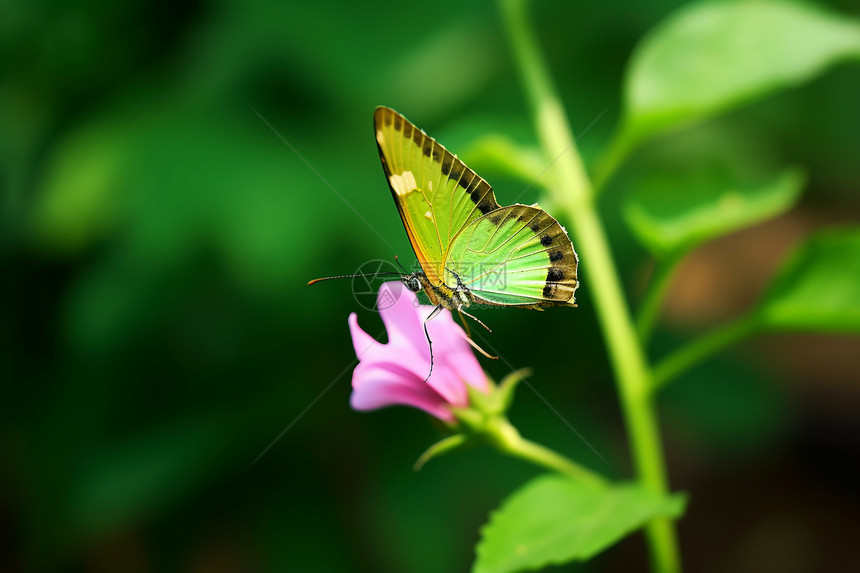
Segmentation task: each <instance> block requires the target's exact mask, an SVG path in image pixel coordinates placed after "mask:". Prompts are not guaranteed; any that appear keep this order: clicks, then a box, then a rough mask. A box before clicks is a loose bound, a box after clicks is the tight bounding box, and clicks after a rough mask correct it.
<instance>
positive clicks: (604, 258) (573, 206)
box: [500, 0, 680, 573]
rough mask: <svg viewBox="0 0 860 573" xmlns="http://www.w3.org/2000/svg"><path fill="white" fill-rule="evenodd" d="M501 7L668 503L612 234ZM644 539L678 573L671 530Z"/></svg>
mask: <svg viewBox="0 0 860 573" xmlns="http://www.w3.org/2000/svg"><path fill="white" fill-rule="evenodd" d="M500 3H501V8H502V13H503V16H504V20H505V25H506V28H507V32H508V35H509V38H510V41H511V44H512V46H513V51H514V55H515V57H516V60H517V64H518V68H519V71H520V74H521V75H522V79H523V83H524V85H525V88H526V91H527V93H528V97H529V100H530V103H531V106H532V108H533V113H534V115H535V122H536V124H537V130H538V133H539V135H540V139H541V144H542V146H543V148H544V152H545V153H546V156H547V157H559V156H560V158H559V160H558V161H557V162H556V164H555V166H554V169H553V175H554V179H553V181H552V183H553V184H552V186H551V191H550V192H551V193H552V195H553V198H554V199H555V201H556V203H557V204H558V206H559V208H560V209H563V210H564V212H565V215H566V216H567V217H566V218H567V220H568V221H570V222H571V223H572V227H573V234H574V236H575V238H576V244H577V248H578V249H579V252H580V254H581V255H582V261H583V265H584V266H585V272H584V273H583V275H584V278H585V280H586V281H587V282H588V287H589V296H590V297H592V298H593V300H594V303H595V308H596V311H597V316H598V318H599V321H600V324H601V327H602V329H603V335H604V338H605V339H606V344H607V348H608V351H609V357H610V360H611V362H612V367H613V370H614V373H615V378H616V383H617V385H618V392H619V395H620V399H621V407H622V411H623V414H624V419H625V423H626V426H627V432H628V435H629V438H630V441H631V447H632V450H633V452H632V453H633V460H634V465H635V468H636V472H637V474H638V477H639V479H640V480H641V482H642V483H643V485H645V486H646V487H648V488H649V489H650V490H651V491H653V492H655V493H657V494H660V495H665V494H666V493H667V491H668V488H667V484H666V470H665V461H664V457H663V450H662V446H661V443H660V436H659V428H658V425H657V419H656V416H655V411H654V404H653V403H652V399H651V393H650V391H649V390H650V386H651V376H650V371H649V368H648V365H647V363H646V361H645V356H644V352H643V350H642V347H641V346H640V344H639V339H638V337H637V334H636V329H635V327H634V325H633V320H632V318H631V316H630V311H629V309H628V307H627V304H626V301H625V300H624V296H623V294H622V289H621V283H620V280H619V278H618V273H617V271H616V269H615V264H614V261H613V258H612V254H611V251H610V248H609V243H608V241H607V238H606V232H605V230H604V228H603V224H602V222H601V220H600V218H599V216H598V214H597V210H596V208H595V205H594V193H593V190H592V187H591V183H590V181H589V180H588V178H587V177H586V174H585V169H584V167H583V164H582V160H581V158H580V155H579V153H578V151H577V149H576V146H575V144H574V140H573V137H572V134H571V132H570V124H569V122H568V119H567V117H566V114H565V112H564V108H563V107H562V105H561V101H560V99H559V97H558V96H557V94H556V92H555V89H554V87H553V85H552V82H551V80H550V76H549V71H548V69H547V67H546V65H545V63H544V60H543V59H542V57H541V56H540V54H539V52H538V48H537V44H536V42H535V39H534V36H533V34H532V31H531V28H530V27H529V26H528V24H527V21H526V11H525V6H524V4H523V2H522V1H521V0H501V1H500ZM645 532H646V537H647V539H648V544H649V550H650V553H651V563H652V568H653V570H654V571H656V572H661V573H674V572H677V571H680V558H679V553H678V544H677V538H676V534H675V528H674V524H673V522H672V521H671V520H669V519H666V518H659V519H654V520H652V521H650V522H649V523H648V524H647V526H646V530H645Z"/></svg>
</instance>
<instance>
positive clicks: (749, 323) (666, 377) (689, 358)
mask: <svg viewBox="0 0 860 573" xmlns="http://www.w3.org/2000/svg"><path fill="white" fill-rule="evenodd" d="M758 327H759V322H758V319H757V317H756V316H755V315H747V316H744V317H742V318H740V319H738V320H735V321H733V322H730V323H728V324H726V325H725V326H723V327H722V328H718V329H717V330H714V331H712V332H709V333H708V334H705V335H703V336H702V337H700V338H698V339H696V340H694V341H692V342H690V343H688V344H687V345H686V346H684V347H682V348H681V349H680V350H676V351H675V352H673V353H672V354H670V355H669V356H667V357H666V358H664V359H663V360H661V361H660V362H659V363H658V364H657V365H656V366H655V367H654V377H653V380H652V382H651V383H652V391H657V390H660V389H661V388H663V387H664V386H666V385H667V384H668V383H669V382H671V381H672V380H674V379H675V378H677V377H678V376H680V375H681V374H683V373H684V372H686V371H687V370H689V369H690V368H692V367H693V366H695V365H696V364H699V363H700V362H702V361H704V360H705V359H707V358H709V357H711V356H713V355H714V354H717V353H718V352H720V351H721V350H723V349H725V348H727V347H729V346H731V345H733V344H736V343H737V342H738V341H740V340H742V339H744V338H746V337H747V336H749V335H751V334H752V333H753V332H755V330H756V329H758Z"/></svg>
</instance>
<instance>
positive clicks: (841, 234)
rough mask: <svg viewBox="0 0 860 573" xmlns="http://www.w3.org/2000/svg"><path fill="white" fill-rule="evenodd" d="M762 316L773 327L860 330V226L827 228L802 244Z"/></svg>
mask: <svg viewBox="0 0 860 573" xmlns="http://www.w3.org/2000/svg"><path fill="white" fill-rule="evenodd" d="M758 317H759V319H760V320H761V321H762V324H763V325H764V326H767V327H770V328H775V329H802V330H824V331H841V332H860V227H851V228H840V229H830V230H827V231H823V232H821V233H818V234H817V235H815V236H813V237H812V238H810V239H809V240H807V241H806V243H804V244H803V245H801V247H800V248H799V249H798V250H797V251H796V252H795V253H794V254H793V255H792V256H791V257H789V259H788V261H787V262H786V264H785V265H784V266H783V267H782V269H781V270H780V271H779V273H777V277H776V279H775V280H774V282H773V283H772V284H771V286H770V288H769V289H768V291H767V292H766V294H765V296H764V299H763V302H762V305H761V307H760V308H759V310H758Z"/></svg>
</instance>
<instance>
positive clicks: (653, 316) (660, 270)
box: [636, 255, 681, 346]
mask: <svg viewBox="0 0 860 573" xmlns="http://www.w3.org/2000/svg"><path fill="white" fill-rule="evenodd" d="M680 260H681V255H672V256H669V257H667V258H664V259H658V260H657V261H656V263H655V267H654V276H652V277H651V281H650V282H649V283H648V288H647V289H646V290H645V296H644V297H643V298H642V303H641V304H640V305H639V312H638V313H637V315H636V329H637V330H638V331H639V340H640V341H641V342H642V345H643V346H647V345H648V341H649V340H650V339H651V334H652V333H653V332H654V325H655V324H656V323H657V317H658V316H659V315H660V308H661V307H662V306H663V299H664V298H665V296H666V290H667V289H668V288H669V284H670V283H671V281H672V277H673V276H674V275H675V269H677V268H678V262H679V261H680Z"/></svg>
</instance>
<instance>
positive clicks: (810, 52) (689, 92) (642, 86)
mask: <svg viewBox="0 0 860 573" xmlns="http://www.w3.org/2000/svg"><path fill="white" fill-rule="evenodd" d="M857 57H860V24H858V23H857V22H854V21H851V20H850V19H848V18H845V17H844V16H841V15H837V14H829V13H827V12H825V11H823V10H821V9H819V8H816V7H813V6H808V5H803V4H796V3H788V2H775V1H751V2H721V3H702V4H697V5H694V6H690V7H687V8H684V9H682V10H679V11H678V12H677V13H676V14H675V15H673V16H672V17H670V18H669V19H667V20H666V21H665V22H663V23H662V24H660V25H659V26H658V27H657V28H656V29H654V30H653V31H652V32H651V33H650V34H648V35H647V36H646V37H645V39H644V40H643V41H642V43H641V44H640V45H639V47H638V48H637V49H636V51H635V53H634V54H633V56H632V59H631V62H630V67H629V69H628V72H627V80H626V88H625V94H624V97H625V108H626V109H625V124H624V138H626V139H627V140H628V141H631V140H633V141H639V140H641V139H642V138H644V137H647V136H650V135H653V134H655V133H657V132H660V131H665V130H666V129H669V128H672V127H675V126H678V125H680V124H684V123H688V122H693V121H697V120H701V119H703V118H706V117H708V116H711V115H714V114H716V113H717V112H720V111H724V110H726V109H728V108H730V107H733V106H736V105H738V104H740V103H743V102H745V101H748V100H752V99H753V98H756V97H761V96H763V95H766V94H768V93H770V92H773V91H776V90H778V89H781V88H786V87H790V86H794V85H798V84H800V83H802V82H805V81H807V80H809V79H811V78H813V77H815V76H816V75H817V74H820V73H821V72H823V71H824V70H825V69H826V68H828V67H829V66H831V65H833V64H834V63H836V62H837V61H839V60H842V59H846V58H857Z"/></svg>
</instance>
